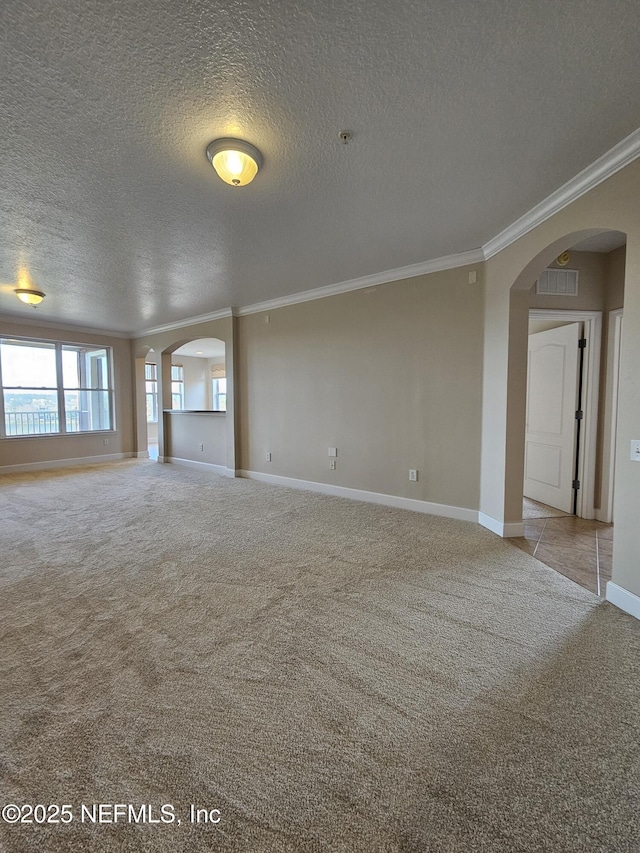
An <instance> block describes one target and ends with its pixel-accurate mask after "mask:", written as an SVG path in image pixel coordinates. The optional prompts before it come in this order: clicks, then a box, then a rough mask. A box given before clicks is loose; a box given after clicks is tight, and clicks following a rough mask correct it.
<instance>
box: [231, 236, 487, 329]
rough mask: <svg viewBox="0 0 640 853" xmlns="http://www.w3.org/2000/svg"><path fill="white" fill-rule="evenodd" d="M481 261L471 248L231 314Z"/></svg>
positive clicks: (273, 307) (477, 251) (478, 251)
mask: <svg viewBox="0 0 640 853" xmlns="http://www.w3.org/2000/svg"><path fill="white" fill-rule="evenodd" d="M484 259H485V258H484V254H483V252H482V249H471V250H470V251H468V252H459V253H458V254H456V255H446V256H444V257H442V258H434V259H433V260H431V261H422V262H421V263H419V264H409V265H408V266H406V267H398V268H397V269H394V270H385V271H384V272H378V273H373V274H372V275H365V276H361V277H360V278H352V279H350V280H349V281H340V282H338V283H337V284H328V285H326V286H325V287H316V288H314V289H313V290H305V291H302V292H301V293H293V294H291V296H282V297H280V298H278V299H269V300H267V301H266V302H256V303H255V304H254V305H245V306H244V307H242V308H238V309H237V310H236V311H235V313H236V314H237V316H239V317H242V316H244V315H245V314H259V313H260V312H261V311H275V310H276V308H286V307H287V306H288V305H298V304H299V303H301V302H311V301H312V300H314V299H324V298H325V297H326V296H336V295H337V294H339V293H350V292H351V291H353V290H363V289H365V288H367V287H376V286H377V285H379V284H389V283H390V282H393V281H404V280H405V279H407V278H416V276H419V275H429V274H430V273H434V272H441V271H442V270H451V269H456V268H457V267H466V266H470V265H473V264H481V263H483V261H484Z"/></svg>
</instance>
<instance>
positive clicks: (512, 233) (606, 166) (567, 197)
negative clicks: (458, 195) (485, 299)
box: [482, 128, 640, 260]
mask: <svg viewBox="0 0 640 853" xmlns="http://www.w3.org/2000/svg"><path fill="white" fill-rule="evenodd" d="M638 157H640V128H638V130H634V131H633V133H630V134H629V136H627V137H625V139H623V140H621V141H620V142H619V143H618V144H617V145H614V146H613V148H611V149H609V151H607V152H606V153H604V154H603V155H602V157H599V158H598V159H597V160H595V161H594V162H593V163H591V165H590V166H587V167H586V169H583V170H582V171H581V172H578V174H577V175H575V177H573V178H571V180H569V181H567V182H566V184H563V185H562V186H561V187H560V188H559V189H557V190H556V191H555V192H552V193H551V195H548V196H547V197H546V198H545V199H544V200H543V201H541V202H540V203H539V204H536V206H535V207H532V208H531V210H529V211H528V212H527V213H525V214H524V215H523V216H521V217H520V218H519V219H516V221H515V222H512V223H511V225H509V226H508V227H507V228H505V229H504V231H501V232H500V233H499V234H498V235H497V236H495V237H493V239H491V240H489V241H488V242H487V243H485V244H484V246H483V247H482V251H483V253H484V257H485V259H486V260H489V258H492V257H493V256H494V255H497V254H498V252H501V251H502V250H503V249H506V248H507V246H510V245H511V244H512V243H515V242H516V240H519V239H520V237H523V236H524V235H525V234H527V233H528V232H529V231H531V230H533V229H534V228H536V227H537V226H538V225H541V224H542V223H543V222H545V221H546V220H547V219H549V218H550V217H551V216H554V215H555V214H556V213H558V212H559V211H560V210H562V209H563V208H565V207H567V205H569V204H571V203H572V202H574V201H576V200H577V199H579V198H580V197H581V196H583V195H585V193H588V192H589V190H592V189H593V188H594V187H597V186H598V184H601V183H602V182H603V181H606V179H607V178H610V177H611V175H615V173H616V172H619V171H620V169H624V167H625V166H628V165H629V163H633V161H634V160H637V159H638Z"/></svg>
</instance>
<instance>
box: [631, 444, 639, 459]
mask: <svg viewBox="0 0 640 853" xmlns="http://www.w3.org/2000/svg"><path fill="white" fill-rule="evenodd" d="M631 461H632V462H640V438H633V439H631Z"/></svg>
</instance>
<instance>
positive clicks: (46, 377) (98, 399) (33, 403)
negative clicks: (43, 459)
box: [0, 338, 113, 438]
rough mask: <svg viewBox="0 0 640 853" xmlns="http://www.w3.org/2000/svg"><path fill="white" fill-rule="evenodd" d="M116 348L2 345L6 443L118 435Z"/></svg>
mask: <svg viewBox="0 0 640 853" xmlns="http://www.w3.org/2000/svg"><path fill="white" fill-rule="evenodd" d="M111 377H112V371H111V348H110V347H96V346H90V345H86V344H71V343H68V344H67V343H51V342H48V341H38V340H21V339H7V338H3V339H0V382H1V385H2V395H1V397H0V405H1V406H2V413H1V415H2V417H0V437H1V438H11V437H14V436H25V435H51V434H65V433H77V432H92V431H96V430H110V429H113V383H112V378H111Z"/></svg>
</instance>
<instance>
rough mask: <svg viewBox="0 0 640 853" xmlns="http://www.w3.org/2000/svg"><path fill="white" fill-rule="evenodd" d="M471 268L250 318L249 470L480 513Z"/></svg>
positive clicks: (244, 445) (243, 340)
mask: <svg viewBox="0 0 640 853" xmlns="http://www.w3.org/2000/svg"><path fill="white" fill-rule="evenodd" d="M468 273H469V268H466V267H465V268H460V269H455V270H449V271H447V272H439V273H434V274H432V275H428V276H422V277H419V278H413V279H409V280H406V281H401V282H395V283H391V284H385V285H380V286H378V287H375V288H369V289H367V290H360V291H355V292H352V293H346V294H342V295H338V296H333V297H328V298H325V299H320V300H315V301H313V302H305V303H302V304H299V305H294V306H289V307H286V308H281V309H279V310H277V311H271V312H269V319H270V322H269V323H266V322H265V318H266V315H264V314H254V315H249V316H246V317H241V318H240V324H239V336H238V340H239V368H240V375H241V377H242V381H241V388H240V406H241V412H242V415H241V436H242V439H241V460H242V468H243V469H246V470H250V471H254V472H262V473H269V474H275V475H280V476H285V477H292V478H297V479H302V480H309V481H312V482H318V483H329V484H333V485H338V486H347V487H351V488H354V489H362V490H366V491H372V492H378V493H382V494H389V495H397V496H401V497H407V498H414V499H417V500H423V501H432V502H435V503H440V504H448V505H454V506H457V507H465V508H472V509H477V507H478V497H479V473H480V472H479V451H480V394H481V361H482V283H481V281H478V283H476V284H473V285H470V284H468V278H469V276H468ZM328 447H337V448H338V457H337V460H336V463H337V467H336V470H335V471H330V470H329V458H328V455H327V449H328ZM267 452H270V453H271V454H272V462H270V463H268V462H266V461H265V454H266V453H267ZM410 468H416V469H418V470H419V480H418V482H417V483H411V482H409V469H410Z"/></svg>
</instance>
